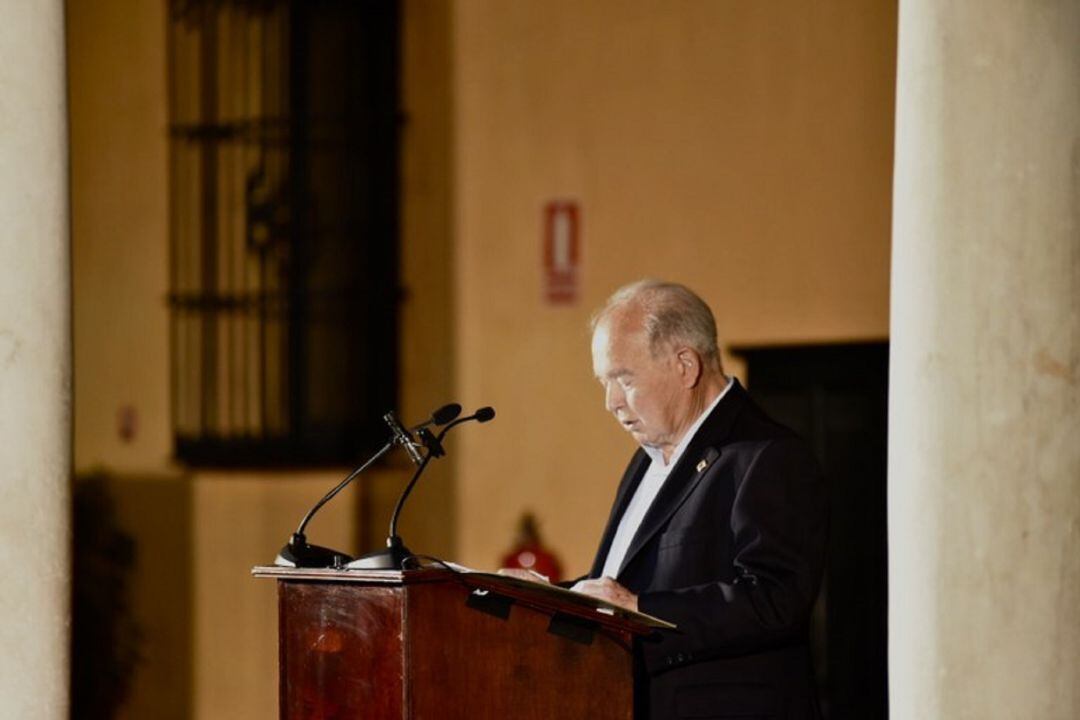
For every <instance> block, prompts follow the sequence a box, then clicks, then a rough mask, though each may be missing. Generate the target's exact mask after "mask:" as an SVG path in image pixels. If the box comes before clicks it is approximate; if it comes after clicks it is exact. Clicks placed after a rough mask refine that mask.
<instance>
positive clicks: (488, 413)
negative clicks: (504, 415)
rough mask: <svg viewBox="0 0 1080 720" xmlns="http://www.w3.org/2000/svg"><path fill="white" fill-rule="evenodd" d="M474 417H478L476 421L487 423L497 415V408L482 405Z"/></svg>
mask: <svg viewBox="0 0 1080 720" xmlns="http://www.w3.org/2000/svg"><path fill="white" fill-rule="evenodd" d="M474 417H475V418H476V422H482V423H486V422H487V421H488V420H490V419H492V418H493V417H495V408H493V407H482V408H480V409H479V410H477V411H476V414H475V415H474Z"/></svg>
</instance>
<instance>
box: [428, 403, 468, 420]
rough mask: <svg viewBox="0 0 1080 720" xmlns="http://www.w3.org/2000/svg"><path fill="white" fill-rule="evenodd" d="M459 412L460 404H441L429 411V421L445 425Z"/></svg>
mask: <svg viewBox="0 0 1080 720" xmlns="http://www.w3.org/2000/svg"><path fill="white" fill-rule="evenodd" d="M460 414H461V406H460V405H458V404H457V403H450V404H449V405H443V406H442V407H441V408H439V409H438V410H436V411H435V412H433V413H431V422H433V423H435V424H436V425H445V424H446V423H448V422H450V421H451V420H453V419H454V418H456V417H457V416H458V415H460Z"/></svg>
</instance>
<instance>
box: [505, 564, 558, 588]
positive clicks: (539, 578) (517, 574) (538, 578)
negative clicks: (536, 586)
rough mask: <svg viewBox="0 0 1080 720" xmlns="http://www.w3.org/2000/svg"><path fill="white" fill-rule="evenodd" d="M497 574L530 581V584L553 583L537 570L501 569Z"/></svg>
mask: <svg viewBox="0 0 1080 720" xmlns="http://www.w3.org/2000/svg"><path fill="white" fill-rule="evenodd" d="M497 574H498V575H505V576H506V577H512V578H517V579H518V580H528V581H529V582H538V583H549V584H550V583H551V580H550V579H549V578H548V576H547V575H541V574H540V573H538V572H536V571H535V570H525V569H524V568H499V570H498V573H497Z"/></svg>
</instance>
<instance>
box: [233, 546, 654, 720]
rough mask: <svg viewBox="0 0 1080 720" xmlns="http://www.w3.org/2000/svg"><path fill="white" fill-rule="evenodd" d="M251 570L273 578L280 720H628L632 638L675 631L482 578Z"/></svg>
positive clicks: (541, 590) (568, 597)
mask: <svg viewBox="0 0 1080 720" xmlns="http://www.w3.org/2000/svg"><path fill="white" fill-rule="evenodd" d="M252 572H253V574H254V575H255V576H257V577H270V578H274V579H276V580H277V585H278V623H279V624H278V657H279V663H280V665H279V675H280V677H279V683H280V684H279V702H280V717H281V718H282V720H316V719H318V720H359V719H361V718H363V719H364V720H369V719H370V720H391V719H393V720H397V718H408V719H409V720H428V719H437V720H458V719H459V718H460V719H461V720H465V719H466V718H467V719H468V720H485V719H486V718H499V719H500V720H503V719H505V718H520V719H522V720H533V719H535V720H551V719H552V718H590V719H596V720H607V719H609V718H610V719H611V720H615V719H616V718H617V719H619V720H630V719H631V718H632V715H633V678H632V675H633V673H632V651H631V649H632V643H633V638H634V636H635V635H642V634H648V633H650V632H652V631H653V628H655V627H659V626H666V625H665V624H664V623H662V622H660V621H657V620H656V619H655V618H649V617H648V616H644V615H638V614H636V613H626V612H622V611H613V610H612V609H611V607H610V606H607V608H606V609H605V608H604V607H603V605H604V604H603V603H599V602H598V601H592V600H590V599H587V598H584V597H583V596H580V595H576V594H572V593H569V592H566V591H562V590H559V589H552V588H547V587H545V586H539V585H537V584H535V583H527V582H522V581H519V580H514V579H510V578H504V577H500V576H497V575H490V574H483V573H458V572H451V571H450V570H445V569H434V568H423V569H417V570H406V571H387V570H332V569H325V570H324V569H303V570H301V569H293V568H281V567H257V568H255V569H254V570H253V571H252ZM598 605H600V606H601V609H600V610H598V609H597V606H598ZM668 627H670V626H668Z"/></svg>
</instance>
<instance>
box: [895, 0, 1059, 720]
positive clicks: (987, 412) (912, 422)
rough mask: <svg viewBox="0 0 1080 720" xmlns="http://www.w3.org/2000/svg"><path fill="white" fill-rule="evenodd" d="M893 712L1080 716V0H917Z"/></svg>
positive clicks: (898, 211)
mask: <svg viewBox="0 0 1080 720" xmlns="http://www.w3.org/2000/svg"><path fill="white" fill-rule="evenodd" d="M899 28H900V29H899V33H900V35H899V57H898V81H897V111H896V112H897V119H896V121H897V125H896V167H895V176H894V194H893V217H894V220H893V268H892V328H891V339H892V359H891V365H892V366H891V378H890V416H889V422H890V429H889V517H888V520H889V586H890V587H889V605H890V618H889V665H890V669H889V672H890V678H889V683H890V703H891V712H892V714H891V717H892V718H894V720H909V719H910V720H927V719H930V718H935V719H936V718H943V719H944V718H947V719H948V720H962V719H965V718H972V719H978V720H987V719H995V718H1017V719H1027V718H1045V719H1047V720H1051V719H1057V718H1060V719H1062V720H1065V719H1067V718H1078V717H1080V2H1077V1H1076V0H1042V1H1041V2H1018V1H1017V0H978V1H977V2H976V1H974V0H969V1H967V2H962V1H960V0H900V22H899Z"/></svg>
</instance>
